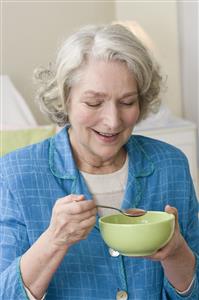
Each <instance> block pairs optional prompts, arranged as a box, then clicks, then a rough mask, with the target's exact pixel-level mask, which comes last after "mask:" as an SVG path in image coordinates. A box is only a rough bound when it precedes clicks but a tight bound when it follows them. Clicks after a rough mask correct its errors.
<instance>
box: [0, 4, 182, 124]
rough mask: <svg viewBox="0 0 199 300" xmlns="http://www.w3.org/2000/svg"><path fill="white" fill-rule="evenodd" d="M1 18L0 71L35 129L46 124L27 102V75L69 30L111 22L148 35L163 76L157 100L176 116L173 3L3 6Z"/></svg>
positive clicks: (29, 88) (48, 56)
mask: <svg viewBox="0 0 199 300" xmlns="http://www.w3.org/2000/svg"><path fill="white" fill-rule="evenodd" d="M2 17H3V27H2V33H3V40H2V45H3V46H2V50H3V53H2V58H3V67H2V71H3V73H4V74H8V75H9V76H10V78H11V79H12V81H13V82H14V84H15V85H16V87H17V89H18V90H19V91H20V92H21V94H22V95H23V97H24V98H25V99H26V100H27V103H28V105H29V107H30V108H31V110H32V112H33V113H34V115H35V117H36V119H37V121H38V122H39V123H40V124H44V123H46V122H47V120H46V119H45V118H44V116H43V115H42V114H41V113H40V111H39V109H38V108H37V106H36V104H35V103H34V100H33V97H34V87H33V82H32V74H33V70H34V69H35V68H36V67H37V66H48V63H49V62H50V61H54V59H55V54H56V49H57V47H58V45H59V44H60V42H61V41H62V40H63V38H64V37H66V36H68V35H69V34H70V32H71V31H72V30H74V29H75V28H78V27H79V26H81V25H83V24H88V23H106V22H111V21H113V20H136V21H137V22H138V23H139V24H140V25H141V26H142V27H143V29H144V30H145V32H147V33H148V34H149V35H150V37H151V39H152V41H153V42H154V44H155V46H156V56H157V57H158V59H159V61H160V64H161V65H162V67H163V71H164V73H165V74H168V91H167V92H166V94H165V95H164V96H163V101H164V102H165V103H167V104H168V106H169V107H170V109H171V110H172V112H174V113H175V114H176V115H178V116H181V110H182V108H181V96H180V76H179V55H178V32H177V11H176V3H175V1H172V2H170V1H168V2H165V1H160V2H157V1H156V2H152V1H150V0H148V1H144V2H142V1H140V2H135V1H115V2H114V1H107V2H105V1H101V2H100V1H96V2H95V1H87V2H85V1H79V2H75V1H74V2H72V1H71V2H66V1H65V2H58V1H57V2H55V1H52V2H51V1H46V2H45V1H43V2H38V1H35V3H34V1H30V2H29V1H28V0H27V1H26V2H20V1H15V2H10V3H9V2H7V3H6V2H3V11H2Z"/></svg>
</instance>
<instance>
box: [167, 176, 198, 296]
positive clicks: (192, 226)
mask: <svg viewBox="0 0 199 300" xmlns="http://www.w3.org/2000/svg"><path fill="white" fill-rule="evenodd" d="M189 199H190V201H189V204H188V205H189V213H188V221H187V224H188V225H187V229H186V232H185V234H184V238H185V240H186V242H187V243H188V245H189V247H190V248H191V249H192V251H193V253H194V255H195V258H196V265H195V274H194V279H193V280H192V284H191V285H190V287H189V289H188V290H187V291H185V292H183V293H179V292H178V291H177V290H176V289H175V288H174V287H173V286H172V285H171V284H170V283H169V281H168V280H167V278H164V290H163V299H168V297H169V299H172V300H197V299H199V220H198V208H199V203H198V200H197V198H196V195H195V191H194V187H193V183H192V180H191V177H190V198H189ZM167 295H168V296H167Z"/></svg>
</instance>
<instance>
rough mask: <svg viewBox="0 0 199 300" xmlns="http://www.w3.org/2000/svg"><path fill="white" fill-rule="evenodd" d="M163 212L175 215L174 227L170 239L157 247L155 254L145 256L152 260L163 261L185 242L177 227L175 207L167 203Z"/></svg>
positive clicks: (174, 253)
mask: <svg viewBox="0 0 199 300" xmlns="http://www.w3.org/2000/svg"><path fill="white" fill-rule="evenodd" d="M165 212H167V213H169V214H173V215H174V216H175V229H174V233H173V236H172V238H171V240H170V241H169V242H168V243H167V244H166V245H165V246H164V247H163V248H161V249H159V250H158V251H157V252H156V253H155V254H153V255H151V256H147V258H151V259H153V260H160V261H164V260H165V259H167V258H169V257H171V256H174V255H176V254H178V253H179V250H180V248H181V247H182V246H183V244H184V243H185V240H184V238H183V236H182V235H181V233H180V229H179V224H178V211H177V209H176V208H175V207H171V206H169V205H167V206H166V207H165Z"/></svg>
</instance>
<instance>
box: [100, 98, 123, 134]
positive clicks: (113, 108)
mask: <svg viewBox="0 0 199 300" xmlns="http://www.w3.org/2000/svg"><path fill="white" fill-rule="evenodd" d="M103 123H104V125H105V126H107V128H109V129H110V130H111V131H114V130H116V129H118V128H119V127H120V125H121V115H120V111H119V108H118V107H117V105H116V104H114V103H107V105H105V107H104V110H103Z"/></svg>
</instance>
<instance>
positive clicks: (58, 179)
mask: <svg viewBox="0 0 199 300" xmlns="http://www.w3.org/2000/svg"><path fill="white" fill-rule="evenodd" d="M125 148H126V150H127V152H128V155H129V169H128V182H127V188H126V192H125V195H124V199H123V202H122V207H123V208H129V207H136V206H137V207H140V208H144V209H146V210H164V207H165V205H166V204H170V205H172V206H175V207H177V209H178V212H179V222H180V228H181V231H182V234H183V236H184V238H185V239H186V241H187V243H188V244H189V246H190V247H191V249H192V250H193V251H194V253H195V255H196V258H197V265H196V279H195V281H194V284H193V286H192V289H191V291H190V292H189V293H188V294H187V295H186V296H180V295H179V294H178V293H177V292H176V291H175V289H174V288H173V287H172V286H171V285H170V283H169V282H168V281H167V279H166V278H165V277H164V273H163V269H162V267H161V264H160V262H157V261H151V260H149V259H145V258H130V257H123V256H118V257H112V256H110V254H109V251H108V250H109V249H108V247H107V246H106V245H105V243H104V242H103V240H102V238H101V236H100V233H99V229H98V220H97V222H96V226H95V227H94V228H93V230H92V231H91V233H90V234H89V236H88V238H87V239H86V240H83V241H81V242H79V243H77V244H75V245H73V246H71V248H70V250H69V252H68V253H67V254H66V255H65V257H64V260H63V261H62V263H61V265H60V266H59V268H58V269H57V271H56V273H55V274H54V276H53V278H52V281H51V283H50V285H49V287H48V290H47V296H46V299H47V300H101V299H105V300H115V299H116V293H117V291H118V290H125V291H127V293H128V299H129V300H160V299H162V300H174V299H176V300H180V299H186V300H198V299H199V264H198V254H199V226H198V202H197V199H196V196H195V193H194V188H193V184H192V180H191V177H190V173H189V167H188V163H187V159H186V158H185V156H184V155H183V154H182V153H181V151H180V150H178V149H176V148H174V147H173V146H170V145H168V144H166V143H163V142H160V141H157V140H153V139H150V138H146V137H142V136H132V137H131V138H130V139H129V141H128V143H127V144H126V145H125ZM0 170H1V183H0V186H1V193H0V226H1V227H0V273H1V278H0V299H3V300H25V299H28V298H27V296H26V293H25V290H24V288H23V283H22V278H21V274H20V268H19V260H20V256H21V255H22V254H23V253H24V252H25V251H26V250H27V249H28V248H29V247H31V245H32V244H33V243H34V242H35V241H36V240H37V239H38V238H39V236H40V235H41V234H42V232H43V231H44V230H45V229H46V228H47V227H48V225H49V222H50V218H51V213H52V208H53V206H54V204H55V202H56V200H57V199H58V198H60V197H64V196H66V195H68V194H71V193H73V194H84V195H85V197H86V198H87V199H92V195H91V194H90V192H89V190H88V187H87V186H86V183H85V181H84V179H83V177H82V176H81V174H80V173H79V171H78V169H77V166H76V164H75V161H74V159H73V155H72V151H71V147H70V142H69V138H68V134H67V128H64V129H63V130H62V131H61V132H60V133H58V134H57V135H55V136H54V137H52V138H50V139H47V140H45V141H43V142H41V143H39V144H35V145H32V146H28V147H26V148H24V149H21V150H18V151H15V152H13V153H11V154H8V155H6V156H4V157H3V158H2V159H1V168H0ZM30 267H31V266H30Z"/></svg>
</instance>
